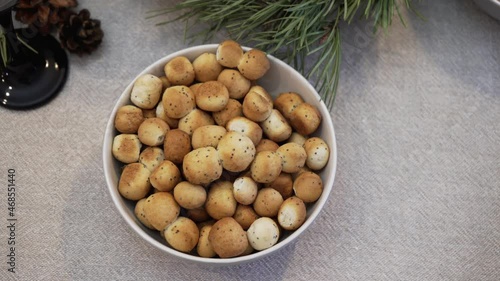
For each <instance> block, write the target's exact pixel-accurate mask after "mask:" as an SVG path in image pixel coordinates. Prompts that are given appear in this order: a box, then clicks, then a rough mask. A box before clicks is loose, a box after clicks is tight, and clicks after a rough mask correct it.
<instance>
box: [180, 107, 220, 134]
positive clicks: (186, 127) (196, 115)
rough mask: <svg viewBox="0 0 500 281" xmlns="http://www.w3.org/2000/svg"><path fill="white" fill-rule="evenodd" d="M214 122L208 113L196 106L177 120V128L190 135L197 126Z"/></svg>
mask: <svg viewBox="0 0 500 281" xmlns="http://www.w3.org/2000/svg"><path fill="white" fill-rule="evenodd" d="M214 124H215V121H214V119H213V118H212V116H211V115H210V114H208V113H206V112H205V111H203V110H200V109H198V108H196V109H194V110H193V111H191V112H189V113H188V114H187V115H186V116H184V117H182V118H181V119H180V120H179V127H178V128H179V129H180V130H182V131H184V132H186V133H188V135H190V136H191V135H192V134H193V132H194V130H196V129H197V128H199V127H202V126H206V125H214Z"/></svg>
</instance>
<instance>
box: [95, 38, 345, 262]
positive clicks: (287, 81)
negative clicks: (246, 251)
mask: <svg viewBox="0 0 500 281" xmlns="http://www.w3.org/2000/svg"><path fill="white" fill-rule="evenodd" d="M216 49H217V45H216V44H211V45H201V46H196V47H191V48H187V49H184V50H181V51H178V52H175V53H173V54H171V55H168V56H166V57H164V58H162V59H160V60H158V61H157V62H155V63H153V64H152V65H150V66H149V67H147V68H146V69H144V70H143V71H142V72H141V73H140V74H139V75H138V76H140V75H142V74H146V73H150V74H154V75H158V76H160V75H164V72H163V67H164V65H165V64H166V63H167V62H168V61H170V60H171V59H172V58H174V57H177V56H186V57H187V58H189V59H190V60H193V59H194V58H196V57H197V56H199V55H200V54H202V53H205V52H212V53H215V51H216ZM245 49H248V48H245ZM269 59H270V61H271V68H270V70H269V71H268V72H267V73H266V75H265V76H264V77H263V78H261V79H260V80H259V81H258V84H259V85H261V86H263V87H264V88H265V89H266V90H267V91H268V92H269V93H270V94H271V95H273V97H276V96H277V94H279V93H281V92H290V91H294V92H297V93H300V94H301V95H302V97H303V98H304V100H305V101H306V102H309V103H311V104H313V105H315V106H316V107H317V108H318V109H319V111H320V112H321V115H322V117H323V120H322V122H321V125H320V127H319V128H318V130H317V131H316V132H315V134H314V135H315V136H320V137H321V138H323V139H324V140H325V141H326V142H327V143H328V145H329V146H330V151H331V153H330V159H329V161H328V164H327V166H326V167H325V168H324V169H323V170H322V171H321V172H320V173H319V174H320V176H321V178H322V179H323V184H324V190H323V193H322V195H321V197H320V198H319V199H318V201H316V202H315V203H314V204H312V205H309V206H308V207H307V219H306V221H305V222H304V224H303V225H302V226H301V227H300V228H299V229H297V230H296V231H294V232H291V233H286V234H285V235H283V237H281V238H280V241H279V242H278V243H277V244H276V245H274V246H273V247H271V248H269V249H266V250H263V251H260V252H254V253H252V254H250V255H247V256H241V257H235V258H228V259H221V258H202V257H198V256H195V255H190V254H186V253H182V252H179V251H177V250H175V249H173V248H171V247H170V246H168V245H167V243H166V241H165V240H164V239H163V238H162V237H160V234H159V232H158V231H152V230H150V229H148V228H146V227H144V226H143V225H142V224H141V223H140V222H139V221H138V220H137V219H136V217H135V215H134V207H135V202H132V201H129V200H126V199H124V198H123V197H121V195H120V194H119V192H118V188H117V187H118V180H119V176H120V171H121V169H122V167H123V166H124V165H123V164H122V163H120V162H118V161H117V160H115V159H114V158H113V155H112V153H111V147H112V142H113V138H114V136H115V135H116V134H117V131H116V130H115V128H114V117H115V114H116V111H117V110H118V108H119V107H121V106H123V105H126V104H131V102H130V99H129V95H130V92H131V89H132V85H133V82H132V83H130V84H129V85H128V86H127V88H126V89H125V90H124V91H123V93H122V94H121V96H120V97H119V98H118V101H117V102H116V105H115V107H114V108H113V111H112V113H111V115H110V118H109V121H108V123H107V126H106V131H105V135H104V144H103V162H104V175H105V177H106V183H107V185H108V189H109V193H110V194H111V198H112V199H113V203H114V204H115V205H116V207H117V209H118V211H119V212H120V214H121V215H122V217H123V218H124V219H125V221H126V222H127V223H128V225H130V227H131V228H132V229H133V230H134V231H135V232H136V233H137V234H139V236H140V237H142V238H143V239H144V240H146V241H147V242H148V243H150V244H151V245H153V246H154V247H156V248H158V249H160V250H162V251H164V252H166V253H168V254H171V255H173V256H176V257H179V258H182V259H185V260H189V261H194V262H198V263H204V264H211V265H224V264H236V263H242V262H248V261H251V260H255V259H257V258H261V257H263V256H266V255H268V254H270V253H273V252H276V251H278V250H280V249H281V248H283V247H285V246H286V245H288V244H290V243H291V242H292V241H294V240H295V239H297V237H299V235H300V234H301V233H303V232H304V231H305V230H306V229H307V228H309V226H310V225H311V223H312V222H313V221H314V219H315V218H316V217H317V216H318V214H319V213H320V211H321V209H322V208H323V206H324V205H325V203H326V201H327V199H328V196H329V194H330V192H331V190H332V187H333V181H334V178H335V171H336V167H337V145H336V142H335V132H334V128H333V123H332V120H331V117H330V113H329V111H328V109H327V107H326V106H325V104H324V103H323V101H321V99H320V97H319V95H318V94H317V92H316V91H315V90H314V88H313V87H312V86H311V85H310V84H309V83H308V81H307V80H306V79H305V78H304V77H303V76H301V75H300V74H299V73H298V72H297V71H295V70H294V69H293V68H292V67H290V66H289V65H287V64H286V63H284V62H282V61H280V60H278V59H276V58H274V57H272V56H269ZM138 76H137V77H138ZM137 77H136V78H137ZM134 81H135V79H134ZM314 227H315V228H321V227H322V226H321V225H314Z"/></svg>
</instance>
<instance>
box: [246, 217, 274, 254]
mask: <svg viewBox="0 0 500 281" xmlns="http://www.w3.org/2000/svg"><path fill="white" fill-rule="evenodd" d="M279 236H280V230H279V228H278V225H277V224H276V222H274V220H272V219H271V218H265V217H264V218H258V219H257V220H255V221H254V222H253V223H252V225H251V226H250V228H248V231H247V237H248V242H249V243H250V245H252V247H253V248H254V249H255V250H257V251H262V250H265V249H267V248H270V247H272V246H274V245H275V244H276V243H278V239H279Z"/></svg>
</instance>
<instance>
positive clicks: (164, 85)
mask: <svg viewBox="0 0 500 281" xmlns="http://www.w3.org/2000/svg"><path fill="white" fill-rule="evenodd" d="M159 78H160V80H161V83H162V93H163V92H164V91H165V90H166V89H167V88H168V87H170V86H172V84H170V81H168V78H167V76H160V77H159Z"/></svg>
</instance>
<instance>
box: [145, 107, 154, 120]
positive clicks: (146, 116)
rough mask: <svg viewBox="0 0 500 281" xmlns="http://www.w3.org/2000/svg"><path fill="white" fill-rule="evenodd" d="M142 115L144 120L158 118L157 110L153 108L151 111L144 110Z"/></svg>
mask: <svg viewBox="0 0 500 281" xmlns="http://www.w3.org/2000/svg"><path fill="white" fill-rule="evenodd" d="M142 115H143V116H144V118H146V119H147V118H154V117H156V108H151V109H143V110H142Z"/></svg>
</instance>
